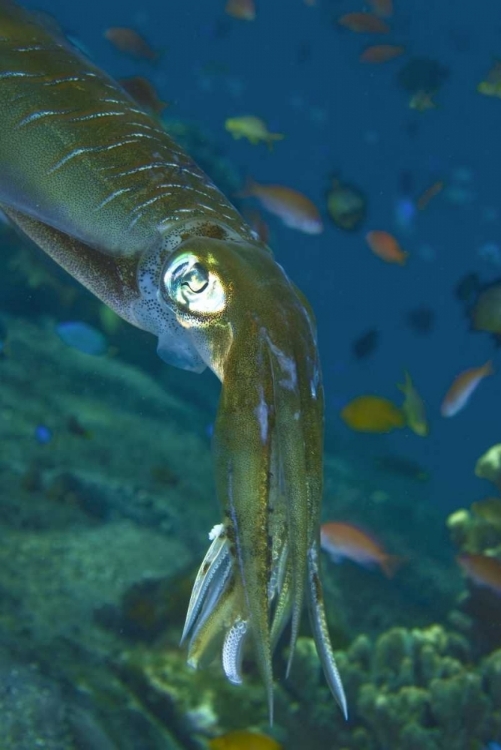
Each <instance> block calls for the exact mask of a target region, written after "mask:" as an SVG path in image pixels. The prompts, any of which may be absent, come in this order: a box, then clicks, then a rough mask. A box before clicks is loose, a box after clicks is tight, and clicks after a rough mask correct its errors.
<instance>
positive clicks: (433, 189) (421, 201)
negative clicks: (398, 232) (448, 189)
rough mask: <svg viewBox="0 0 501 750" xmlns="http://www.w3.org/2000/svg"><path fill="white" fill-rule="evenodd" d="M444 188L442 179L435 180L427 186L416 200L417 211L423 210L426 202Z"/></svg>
mask: <svg viewBox="0 0 501 750" xmlns="http://www.w3.org/2000/svg"><path fill="white" fill-rule="evenodd" d="M443 189H444V183H443V181H442V180H437V181H436V182H434V183H433V185H430V187H429V188H427V189H426V190H425V191H424V193H423V194H422V195H420V196H419V198H418V199H417V201H416V206H417V208H418V210H419V211H424V209H425V208H426V206H427V205H428V203H429V202H430V201H431V200H432V199H433V198H434V197H435V196H436V195H438V194H439V193H441V192H442V190H443Z"/></svg>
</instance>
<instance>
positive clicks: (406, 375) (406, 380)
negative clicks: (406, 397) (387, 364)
mask: <svg viewBox="0 0 501 750" xmlns="http://www.w3.org/2000/svg"><path fill="white" fill-rule="evenodd" d="M410 387H412V380H411V376H410V375H409V370H404V382H403V383H397V388H398V390H399V391H402V393H407V391H408V390H409V388H410Z"/></svg>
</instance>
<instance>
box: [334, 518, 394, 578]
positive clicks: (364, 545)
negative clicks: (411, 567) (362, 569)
mask: <svg viewBox="0 0 501 750" xmlns="http://www.w3.org/2000/svg"><path fill="white" fill-rule="evenodd" d="M320 546H321V547H322V549H323V550H324V551H325V552H327V553H328V555H329V556H330V557H331V559H332V560H333V561H334V562H340V561H341V560H342V559H343V558H345V559H348V560H352V562H356V563H358V564H359V565H364V566H366V567H372V566H374V565H379V567H380V568H381V570H382V571H383V572H384V574H385V575H386V576H387V577H388V578H391V577H392V576H393V575H394V574H395V571H396V570H397V568H398V567H399V565H401V562H402V561H401V559H400V558H399V557H396V556H395V555H389V554H388V553H387V552H386V550H385V549H384V547H383V546H382V545H381V544H380V543H379V542H378V541H377V540H376V539H374V538H373V537H372V536H370V535H369V534H367V533H366V532H365V531H362V529H359V528H358V527H357V526H354V525H353V524H351V523H338V522H333V521H331V522H329V523H324V524H323V525H322V526H321V527H320Z"/></svg>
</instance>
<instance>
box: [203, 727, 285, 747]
mask: <svg viewBox="0 0 501 750" xmlns="http://www.w3.org/2000/svg"><path fill="white" fill-rule="evenodd" d="M209 747H210V750H282V745H279V744H278V742H276V741H275V740H274V739H272V738H271V737H268V735H266V734H261V733H260V732H249V731H248V730H246V729H243V730H237V731H236V732H228V733H227V734H223V735H221V736H220V737H214V739H212V740H209Z"/></svg>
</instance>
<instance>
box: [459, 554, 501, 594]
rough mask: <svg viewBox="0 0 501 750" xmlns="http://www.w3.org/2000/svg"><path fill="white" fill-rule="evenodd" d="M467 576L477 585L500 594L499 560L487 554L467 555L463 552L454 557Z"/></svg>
mask: <svg viewBox="0 0 501 750" xmlns="http://www.w3.org/2000/svg"><path fill="white" fill-rule="evenodd" d="M456 560H457V562H458V564H459V565H460V566H461V567H462V569H463V571H464V572H465V573H466V575H467V576H468V578H471V580H472V581H473V582H474V583H476V584H477V586H487V588H489V589H492V591H495V592H496V594H501V561H500V560H498V559H497V558H496V557H489V556H488V555H469V554H467V553H464V554H462V555H458V556H457V557H456Z"/></svg>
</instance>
